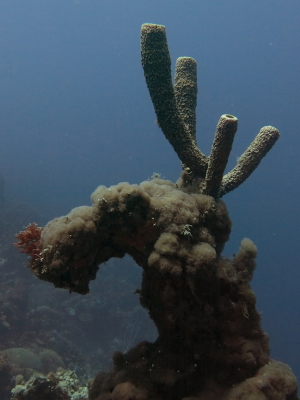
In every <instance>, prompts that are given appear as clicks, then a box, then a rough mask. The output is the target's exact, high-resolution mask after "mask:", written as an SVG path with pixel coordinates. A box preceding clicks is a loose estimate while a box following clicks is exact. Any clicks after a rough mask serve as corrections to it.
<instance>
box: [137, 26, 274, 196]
mask: <svg viewBox="0 0 300 400" xmlns="http://www.w3.org/2000/svg"><path fill="white" fill-rule="evenodd" d="M141 47H142V48H141V51H142V65H143V68H144V74H145V78H146V81H147V85H148V89H149V92H150V96H151V99H152V103H153V105H154V109H155V113H156V116H157V122H158V124H159V126H160V128H161V129H162V131H163V133H164V135H165V136H166V138H167V139H168V141H169V142H170V143H171V145H172V146H173V148H174V150H175V151H176V153H177V155H178V157H179V158H180V160H181V162H182V163H183V165H184V166H185V169H186V170H187V171H188V172H189V175H192V178H193V179H196V180H198V181H199V178H202V182H201V185H200V187H199V189H200V191H201V192H202V193H204V194H208V195H210V196H213V197H214V198H220V197H222V196H224V195H225V194H226V193H228V192H230V191H232V190H234V189H235V188H237V187H238V186H239V185H240V184H241V183H243V182H244V181H245V180H246V179H247V178H248V177H249V176H250V175H251V173H252V172H253V171H254V170H255V168H256V167H257V166H258V164H259V163H260V161H261V160H262V158H263V157H264V156H265V155H266V154H267V152H268V151H269V150H270V149H271V148H272V147H273V145H274V144H275V142H276V140H277V139H278V138H279V135H280V134H279V132H278V130H277V129H276V128H274V127H272V126H264V127H263V128H261V130H260V132H259V133H258V135H257V136H256V138H255V139H254V141H253V142H252V143H251V145H250V146H249V147H248V149H247V150H246V151H245V152H244V153H243V155H242V156H241V157H240V158H239V160H238V163H237V165H236V167H235V168H234V169H233V170H232V171H230V172H229V173H228V174H226V175H225V176H223V174H224V171H225V168H226V165H227V161H228V157H229V154H230V151H231V147H232V143H233V139H234V135H235V133H236V130H237V124H238V120H237V118H236V117H234V116H233V115H230V114H224V115H222V116H221V118H220V120H219V122H218V125H217V130H216V134H215V139H214V142H213V145H212V150H211V154H210V156H209V157H206V156H205V155H204V154H203V153H202V152H201V150H200V149H199V148H198V147H197V143H196V105H197V63H196V60H194V59H193V58H191V57H180V58H178V60H177V62H176V70H175V81H174V85H173V84H172V76H171V58H170V54H169V49H168V43H167V37H166V29H165V27H164V26H163V25H156V24H144V25H142V29H141ZM189 181H191V177H190V179H189ZM200 181H201V179H200Z"/></svg>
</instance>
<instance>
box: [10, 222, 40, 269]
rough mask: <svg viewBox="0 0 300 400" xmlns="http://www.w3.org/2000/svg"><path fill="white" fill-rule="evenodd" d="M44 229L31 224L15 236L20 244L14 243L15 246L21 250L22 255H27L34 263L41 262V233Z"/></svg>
mask: <svg viewBox="0 0 300 400" xmlns="http://www.w3.org/2000/svg"><path fill="white" fill-rule="evenodd" d="M42 231H43V228H40V227H39V226H37V224H35V223H33V224H29V225H28V226H27V227H26V229H25V230H24V231H21V232H19V233H18V234H17V235H15V238H16V239H18V242H16V243H14V246H15V247H17V248H18V249H21V253H26V254H28V256H29V257H30V258H31V260H32V261H33V262H36V261H39V260H40V252H41V245H40V239H41V233H42Z"/></svg>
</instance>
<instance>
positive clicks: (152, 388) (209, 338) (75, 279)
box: [30, 179, 297, 400]
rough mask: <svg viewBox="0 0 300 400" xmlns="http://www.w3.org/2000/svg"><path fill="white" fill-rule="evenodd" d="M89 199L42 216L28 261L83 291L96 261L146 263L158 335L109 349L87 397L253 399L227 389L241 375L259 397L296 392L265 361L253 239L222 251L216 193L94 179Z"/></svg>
mask: <svg viewBox="0 0 300 400" xmlns="http://www.w3.org/2000/svg"><path fill="white" fill-rule="evenodd" d="M92 202H93V205H92V207H78V208H75V209H74V210H72V211H71V212H70V213H69V214H68V215H66V216H63V217H60V218H56V219H54V220H53V221H51V222H49V223H48V224H47V225H46V227H45V228H44V229H43V230H42V233H41V240H40V245H41V252H40V254H39V257H38V258H37V257H35V258H32V259H31V263H30V267H31V269H32V270H33V272H34V274H35V275H36V276H37V277H39V278H41V279H44V280H48V281H51V282H53V283H54V285H55V286H57V287H63V288H66V289H69V290H70V291H77V292H79V293H82V294H85V293H87V292H88V285H89V281H90V280H91V279H95V276H96V272H97V270H98V265H99V264H100V263H102V262H105V261H107V260H108V259H109V258H111V257H123V256H124V255H125V254H129V255H131V256H132V257H133V259H134V260H135V261H136V262H137V264H138V265H140V266H141V267H142V268H143V278H142V283H141V288H140V289H139V290H138V293H139V295H140V302H141V304H142V305H143V306H144V307H145V308H146V309H148V311H149V315H150V317H151V318H152V319H153V321H154V322H155V324H156V326H157V329H158V333H159V336H158V339H157V340H156V342H155V343H148V342H142V343H140V344H139V345H137V346H136V347H135V348H134V349H132V350H130V351H129V352H127V353H126V354H123V353H121V352H116V353H115V354H114V357H113V361H114V368H113V371H112V372H111V373H109V374H100V375H99V376H98V377H97V378H96V379H95V381H94V384H93V386H92V389H91V394H90V398H91V399H99V400H100V399H128V400H129V399H145V400H146V399H165V398H167V399H174V400H176V399H183V398H185V397H187V398H188V397H189V396H196V397H195V399H202V398H206V399H208V398H212V399H214V398H217V397H216V396H215V395H214V390H218V391H219V393H220V396H219V398H224V399H227V398H228V399H229V398H231V399H238V398H251V397H240V394H234V392H232V390H233V388H236V387H239V386H236V385H241V382H243V384H245V385H246V386H247V385H248V386H249V387H251V388H252V389H251V390H253V391H256V392H257V393H261V396H265V397H255V398H262V399H265V398H266V399H276V398H278V399H290V400H292V399H296V398H297V397H296V392H297V386H296V381H295V379H294V378H293V375H292V373H291V372H290V371H289V370H287V367H284V366H282V365H281V364H274V363H271V362H270V359H269V346H268V337H267V335H266V334H265V333H264V331H263V330H262V329H261V327H260V315H259V313H258V312H257V311H256V308H255V295H254V293H253V291H252V290H251V287H250V284H249V282H250V280H251V278H252V274H253V270H254V268H255V261H254V260H255V257H256V255H257V250H256V247H255V245H254V244H253V243H252V241H251V240H249V239H244V240H243V241H242V243H241V247H240V249H239V251H238V253H237V254H236V255H235V256H234V257H233V259H232V260H228V259H226V258H224V257H222V256H221V251H222V249H223V247H224V244H225V242H226V241H227V240H228V238H229V234H230V230H231V221H230V219H229V217H228V213H227V209H226V206H225V204H224V203H223V202H222V201H221V200H218V201H216V200H214V199H213V197H210V196H207V195H203V194H199V193H194V192H193V190H192V188H191V187H190V188H189V189H179V188H178V186H177V185H176V184H173V183H172V182H170V181H165V180H161V179H153V180H151V181H147V182H143V183H141V184H140V185H129V184H128V183H120V184H118V185H116V186H112V187H110V188H106V187H104V186H100V187H99V188H98V189H97V190H96V191H95V192H94V193H93V194H92ZM264 366H265V367H264ZM261 368H265V370H262V369H261ZM274 368H275V369H274ZM280 368H282V370H281V372H282V376H283V378H282V382H281V383H280V384H278V385H276V384H275V383H274V382H276V379H275V378H274V376H275V375H276V373H277V372H278V370H280ZM261 371H264V372H261ZM276 371H277V372H276ZM257 374H258V375H263V377H264V378H263V381H261V380H260V379H258V380H255V379H254V377H255V376H257ZM274 374H275V375H274ZM249 379H250V380H249ZM251 379H252V380H251ZM253 379H254V380H253ZM263 383H264V384H263ZM266 385H267V386H268V387H270V390H269V391H268V390H266V389H265V386H266ZM248 386H247V388H248ZM254 387H255V389H253V388H254ZM216 388H217V389H216ZM282 388H284V390H283V389H282ZM235 390H236V393H239V392H238V389H235ZM247 390H248V389H247ZM249 390H250V389H249ZM228 391H230V397H226V395H225V394H226V393H227V392H228ZM203 393H206V395H205V396H206V397H203V395H202V394H203ZM207 393H211V397H209V396H210V395H208V394H207ZM268 393H272V395H269V394H268ZM274 393H277V395H278V397H276V396H275V395H274ZM201 396H202V397H201ZM213 396H215V397H213ZM222 396H223V397H222ZM224 396H225V397H224ZM252 398H254V397H252Z"/></svg>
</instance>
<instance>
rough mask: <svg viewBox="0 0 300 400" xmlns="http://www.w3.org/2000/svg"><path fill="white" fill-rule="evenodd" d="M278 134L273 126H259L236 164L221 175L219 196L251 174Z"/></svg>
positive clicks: (232, 188) (234, 187) (229, 190)
mask: <svg viewBox="0 0 300 400" xmlns="http://www.w3.org/2000/svg"><path fill="white" fill-rule="evenodd" d="M279 136H280V133H279V131H278V130H277V129H276V128H274V127H273V126H264V127H263V128H261V130H260V131H259V133H258V134H257V136H256V138H255V139H254V140H253V142H252V143H251V144H250V146H249V147H248V148H247V150H246V151H245V152H244V153H243V154H242V155H241V157H240V158H239V160H238V163H237V165H236V166H235V167H234V168H233V169H232V170H231V171H230V172H229V173H228V174H226V175H225V176H224V177H223V180H222V185H221V187H220V192H219V195H220V197H222V196H224V195H225V194H226V193H229V192H231V191H232V190H234V189H236V188H237V187H238V186H239V185H241V184H242V183H243V182H244V181H245V180H246V179H247V178H248V177H249V176H250V175H251V174H252V172H253V171H254V170H255V169H256V168H257V167H258V165H259V163H260V162H261V160H262V159H263V158H264V156H265V155H266V154H267V153H268V151H270V150H271V148H272V147H273V146H274V144H275V143H276V141H277V140H278V138H279Z"/></svg>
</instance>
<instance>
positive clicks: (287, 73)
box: [0, 0, 300, 378]
mask: <svg viewBox="0 0 300 400" xmlns="http://www.w3.org/2000/svg"><path fill="white" fill-rule="evenodd" d="M145 22H153V23H158V24H163V25H166V27H167V36H168V43H169V48H170V52H171V56H172V62H173V66H174V65H175V60H176V58H177V57H179V56H185V55H187V56H192V57H194V58H195V59H196V60H197V62H198V89H199V94H198V110H197V137H198V144H199V146H200V147H201V149H202V150H203V152H205V153H206V154H209V151H210V147H211V143H212V140H213V136H214V132H215V126H216V124H217V122H218V119H219V117H220V115H221V114H224V113H231V114H234V115H235V116H237V117H238V119H239V129H238V133H237V136H236V140H235V143H234V148H233V152H232V153H233V154H232V159H231V162H230V167H232V165H233V164H234V163H235V160H236V158H237V157H238V156H240V155H241V153H242V152H243V151H244V149H245V148H246V147H247V146H248V144H249V143H250V142H251V141H252V140H253V138H254V136H255V135H256V134H257V133H258V131H259V129H260V128H261V127H262V126H264V125H273V126H275V127H276V128H278V129H279V130H280V132H281V138H280V140H279V141H278V142H277V143H276V145H275V148H274V149H272V151H271V152H270V153H269V154H268V155H267V157H266V158H265V159H264V160H263V162H262V163H261V165H260V166H259V168H258V169H257V170H256V171H255V172H254V173H253V175H252V176H251V177H250V178H249V180H247V182H245V183H244V184H243V185H242V186H241V187H240V188H238V189H237V190H236V191H234V192H232V193H230V194H228V195H227V196H226V197H225V199H224V200H225V201H226V202H227V205H228V208H229V211H230V215H231V218H232V220H233V222H234V227H233V232H232V235H231V240H230V242H229V244H228V245H227V247H226V249H225V253H226V254H228V255H231V254H232V253H234V252H236V251H237V249H238V247H239V243H240V240H241V239H242V238H243V237H245V236H246V237H250V238H251V239H252V240H253V241H254V242H255V243H256V245H257V246H258V249H259V257H258V265H257V269H256V272H255V277H254V280H253V287H254V290H255V292H256V295H257V303H258V306H257V307H258V310H259V311H261V312H262V318H263V327H264V329H265V330H266V331H267V332H268V333H269V335H270V338H271V349H272V352H271V356H272V357H274V358H276V359H280V360H282V361H284V362H286V363H288V364H290V365H291V366H292V368H293V370H294V372H295V373H296V375H297V376H298V378H300V367H299V361H298V358H299V356H298V355H299V354H300V341H299V338H300V290H299V285H300V269H299V265H300V256H299V239H300V235H299V230H300V211H299V203H300V201H299V199H300V189H299V182H300V168H299V167H300V165H299V156H298V154H299V147H300V136H299V107H300V94H299V93H300V87H299V71H300V51H299V50H300V49H299V47H300V42H299V24H300V3H299V1H297V0H289V1H285V2H284V1H279V0H265V1H259V0H252V1H251V2H250V1H248V2H246V1H240V0H229V1H223V0H215V1H211V2H209V1H204V0H203V1H199V0H189V1H171V0H168V1H163V0H159V1H157V0H151V1H140V0H130V1H124V0H122V1H121V0H76V1H71V0H65V1H61V0H60V1H56V0H52V1H51V2H50V1H49V2H48V1H42V2H41V1H37V0H30V1H26V2H24V1H15V0H7V1H2V2H1V3H0V172H1V173H2V175H3V176H4V178H5V181H6V192H5V196H6V200H7V201H22V202H26V203H28V204H30V205H31V206H32V207H33V208H34V209H35V210H36V211H37V212H38V213H39V215H40V220H41V221H42V223H45V222H47V220H49V219H52V218H53V217H55V216H58V215H62V214H65V213H67V212H68V211H69V210H70V209H71V208H73V207H75V206H77V205H82V204H88V205H89V204H90V200H89V196H90V194H91V192H92V191H93V190H94V189H95V188H96V187H97V186H98V185H100V184H105V185H112V184H116V183H118V182H120V181H129V182H131V183H139V182H140V181H143V180H145V179H147V178H149V177H150V176H151V175H152V174H153V172H154V171H155V172H159V173H161V174H162V175H163V176H164V177H166V178H168V179H171V180H173V181H175V180H176V179H177V177H178V175H179V173H180V163H179V162H178V159H177V157H176V155H175V153H174V151H173V149H172V148H171V146H170V145H169V143H168V142H167V141H166V139H165V138H164V136H163V134H162V132H160V130H159V128H158V126H157V124H156V117H155V114H154V110H153V106H152V103H151V100H150V96H149V94H148V91H147V87H146V84H145V80H144V76H143V71H142V67H141V64H140V26H141V24H142V23H145Z"/></svg>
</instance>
